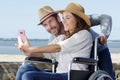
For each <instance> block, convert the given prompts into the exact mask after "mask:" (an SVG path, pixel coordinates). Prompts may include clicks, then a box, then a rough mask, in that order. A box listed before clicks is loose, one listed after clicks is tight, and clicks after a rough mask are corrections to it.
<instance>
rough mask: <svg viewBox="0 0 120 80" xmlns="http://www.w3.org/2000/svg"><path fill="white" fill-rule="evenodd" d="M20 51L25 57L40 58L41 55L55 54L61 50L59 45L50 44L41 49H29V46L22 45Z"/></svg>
mask: <svg viewBox="0 0 120 80" xmlns="http://www.w3.org/2000/svg"><path fill="white" fill-rule="evenodd" d="M21 49H22V50H23V52H24V54H25V55H26V56H34V57H37V56H41V55H42V54H43V53H55V52H59V51H60V50H61V48H60V46H59V44H51V45H48V46H42V47H31V46H26V45H22V46H21Z"/></svg>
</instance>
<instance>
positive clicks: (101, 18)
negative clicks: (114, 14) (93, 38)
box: [88, 14, 112, 38]
mask: <svg viewBox="0 0 120 80" xmlns="http://www.w3.org/2000/svg"><path fill="white" fill-rule="evenodd" d="M88 17H89V19H90V21H91V27H92V26H97V25H100V27H101V33H100V36H105V37H106V38H108V37H109V35H110V33H111V29H112V18H111V16H109V15H106V14H92V15H88Z"/></svg>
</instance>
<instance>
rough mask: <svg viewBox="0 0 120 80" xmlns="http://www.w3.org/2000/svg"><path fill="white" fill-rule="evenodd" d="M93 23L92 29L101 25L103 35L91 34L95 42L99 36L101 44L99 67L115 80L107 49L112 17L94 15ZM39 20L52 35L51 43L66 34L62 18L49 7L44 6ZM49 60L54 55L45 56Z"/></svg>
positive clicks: (91, 16)
mask: <svg viewBox="0 0 120 80" xmlns="http://www.w3.org/2000/svg"><path fill="white" fill-rule="evenodd" d="M88 17H89V19H90V21H91V27H92V26H96V25H100V26H101V33H100V34H97V33H96V32H94V31H93V30H92V29H90V32H91V34H92V37H93V40H95V37H96V36H99V37H100V38H99V44H98V57H99V61H98V66H99V68H100V69H101V70H105V71H106V72H108V73H109V74H110V76H111V77H112V78H113V79H114V74H113V70H112V69H113V67H112V61H111V56H110V52H109V49H108V47H107V43H106V42H107V38H108V37H109V35H110V32H111V28H112V19H111V17H110V16H108V15H105V14H102V15H99V14H94V15H88ZM39 18H40V23H39V24H38V25H42V26H43V27H44V28H45V29H46V30H47V31H48V32H49V33H50V34H52V36H51V38H50V39H49V42H51V41H52V40H53V39H54V38H55V37H56V36H58V35H60V34H64V33H65V31H64V26H63V24H62V23H61V21H60V17H59V16H58V14H57V13H56V12H55V11H54V10H53V9H52V8H51V7H49V6H44V7H43V8H41V9H40V10H39ZM45 56H46V57H47V58H53V57H54V55H45Z"/></svg>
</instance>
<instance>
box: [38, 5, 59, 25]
mask: <svg viewBox="0 0 120 80" xmlns="http://www.w3.org/2000/svg"><path fill="white" fill-rule="evenodd" d="M53 14H57V13H56V12H54V10H53V9H52V8H51V7H50V6H44V7H42V8H40V9H39V12H38V15H39V19H40V23H39V24H38V25H41V23H42V22H43V21H44V20H45V19H47V18H48V17H50V16H51V15H53Z"/></svg>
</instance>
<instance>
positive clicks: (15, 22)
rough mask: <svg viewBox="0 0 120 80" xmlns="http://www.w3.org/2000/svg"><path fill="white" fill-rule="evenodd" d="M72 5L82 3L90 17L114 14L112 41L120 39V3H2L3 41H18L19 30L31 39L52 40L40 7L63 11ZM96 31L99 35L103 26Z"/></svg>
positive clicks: (0, 0)
mask: <svg viewBox="0 0 120 80" xmlns="http://www.w3.org/2000/svg"><path fill="white" fill-rule="evenodd" d="M70 2H78V3H79V4H81V5H82V6H83V7H84V8H85V12H86V14H87V15H90V14H108V15H110V16H111V17H112V21H113V22H112V23H113V25H112V31H111V35H110V37H109V38H108V40H120V37H119V34H120V9H119V7H120V0H0V38H17V36H18V33H17V32H18V30H19V29H25V31H26V35H27V37H28V38H32V39H48V38H49V37H50V34H49V33H48V32H46V31H45V29H44V28H43V27H42V26H38V25H37V24H38V23H39V18H38V10H39V8H41V7H43V6H46V5H49V6H51V7H52V8H53V9H54V10H61V9H64V8H65V7H66V6H67V4H69V3H70ZM93 30H95V31H96V32H98V33H99V32H100V27H98V26H97V27H94V28H93Z"/></svg>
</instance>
